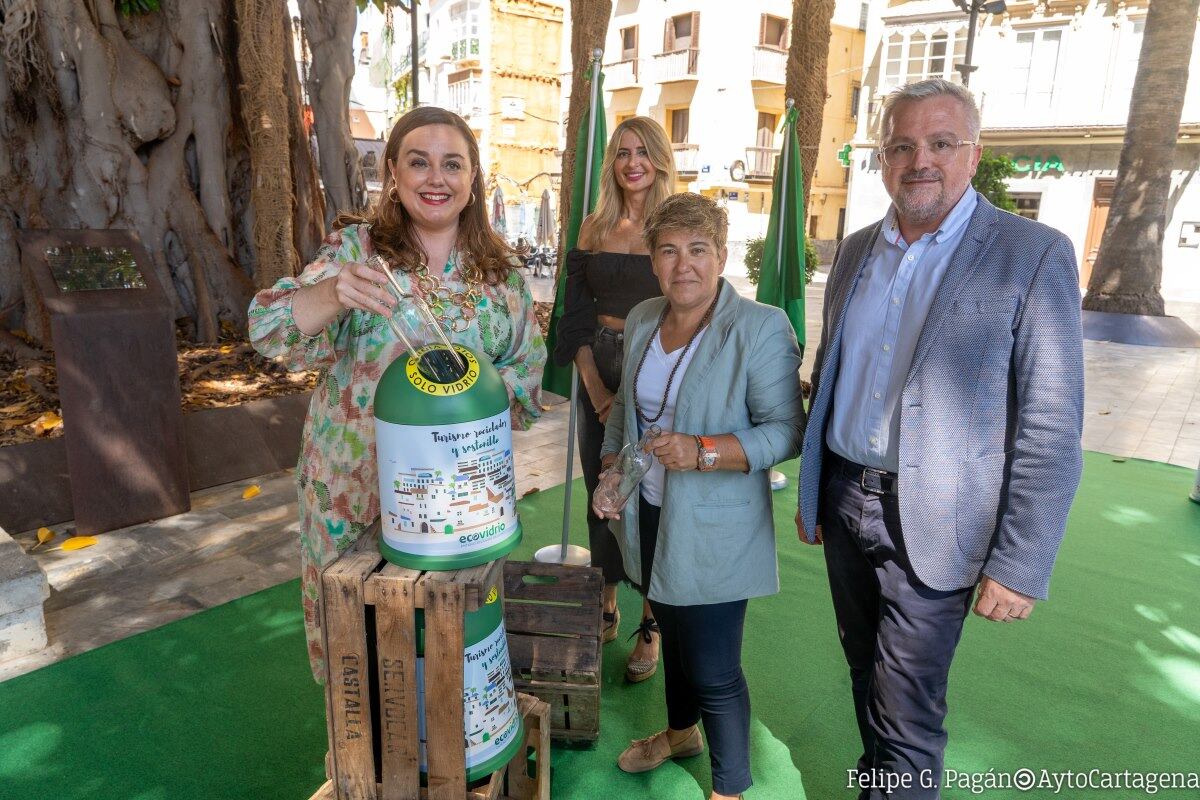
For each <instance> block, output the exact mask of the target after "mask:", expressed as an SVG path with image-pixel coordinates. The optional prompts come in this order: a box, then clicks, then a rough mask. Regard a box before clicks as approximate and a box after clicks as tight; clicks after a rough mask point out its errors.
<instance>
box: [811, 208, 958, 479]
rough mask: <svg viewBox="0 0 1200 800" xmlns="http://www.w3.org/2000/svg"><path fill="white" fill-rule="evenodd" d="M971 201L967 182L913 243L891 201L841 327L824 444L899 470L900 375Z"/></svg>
mask: <svg viewBox="0 0 1200 800" xmlns="http://www.w3.org/2000/svg"><path fill="white" fill-rule="evenodd" d="M975 202H976V194H975V190H974V189H973V188H971V187H970V186H968V187H967V191H966V192H965V193H963V196H962V198H961V199H960V200H959V201H958V203H957V204H956V205H955V206H954V208H953V209H951V210H950V213H949V214H947V215H946V218H945V219H944V220H942V224H941V227H939V228H938V229H937V231H935V232H934V233H927V234H925V235H924V236H922V237H921V238H920V239H919V240H917V241H915V242H913V243H912V244H909V243H907V242H905V241H904V237H903V236H901V235H900V226H899V224H898V223H897V221H896V207H895V206H892V208H891V209H890V210H889V211H888V214H887V217H885V218H884V221H883V227H882V228H881V229H880V231H879V238H878V239H876V241H875V244H874V246H873V247H872V248H871V255H870V256H868V257H867V263H866V266H864V267H863V274H862V277H861V278H860V279H859V281H858V286H857V287H855V289H854V294H853V295H851V297H850V304H849V305H848V306H847V308H846V321H845V323H844V325H843V326H842V344H841V348H842V349H841V358H840V366H839V368H838V375H837V383H836V384H835V386H834V389H833V414H832V417H831V419H830V421H829V425H828V427H827V428H826V431H825V443H826V444H828V445H829V448H830V449H831V450H833V452H835V453H837V454H838V455H840V456H842V457H843V458H845V459H848V460H850V461H853V462H855V463H857V464H862V465H864V466H868V467H875V468H876V469H883V470H887V471H888V472H899V466H900V452H899V451H900V395H901V393H902V392H903V391H904V380H905V378H907V377H908V370H909V367H911V366H912V359H913V353H914V352H915V351H916V349H917V339H918V338H920V336H921V329H922V328H924V327H925V317H926V316H927V315H928V314H929V307H930V306H931V305H932V304H933V297H934V295H935V294H936V293H937V289H938V286H939V284H941V282H942V276H943V275H944V274H945V272H946V267H948V266H949V265H950V258H951V256H953V255H954V251H955V250H957V249H958V244H959V242H960V241H962V237H963V234H964V233H965V232H966V229H967V222H968V221H969V220H970V219H971V214H972V213H973V212H974V211H975Z"/></svg>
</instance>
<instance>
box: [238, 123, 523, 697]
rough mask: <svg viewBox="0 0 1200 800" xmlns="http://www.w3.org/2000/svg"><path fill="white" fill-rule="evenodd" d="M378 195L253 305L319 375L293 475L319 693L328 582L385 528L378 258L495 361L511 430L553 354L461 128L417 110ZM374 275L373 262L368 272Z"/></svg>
mask: <svg viewBox="0 0 1200 800" xmlns="http://www.w3.org/2000/svg"><path fill="white" fill-rule="evenodd" d="M384 157H385V160H386V164H387V167H388V169H387V175H386V178H385V185H384V191H383V193H382V195H381V196H380V199H379V201H378V203H376V205H375V206H374V207H373V208H372V209H371V210H370V211H369V212H367V213H366V214H364V215H361V216H357V215H342V216H341V217H339V218H338V220H337V222H336V223H335V227H336V228H337V230H335V231H334V232H333V233H332V234H330V235H329V237H328V238H327V239H326V240H325V244H324V245H323V246H322V247H321V249H320V251H319V252H318V253H317V257H316V259H315V260H314V261H313V262H312V263H311V264H309V265H308V266H307V267H306V268H305V269H304V271H303V272H302V273H301V274H300V276H299V277H297V278H284V279H282V280H280V281H279V282H278V283H276V284H275V285H274V286H272V287H271V288H270V289H265V290H263V291H261V292H259V293H258V294H257V295H256V296H255V298H254V301H253V302H252V303H251V304H250V340H251V342H253V344H254V347H255V348H256V349H257V350H258V351H259V352H260V353H262V354H263V355H264V356H268V357H271V358H279V359H281V360H282V362H283V363H284V364H286V366H287V367H288V368H289V369H293V370H308V369H320V370H321V378H320V381H319V383H318V386H317V389H316V391H315V392H314V393H313V398H312V403H311V405H310V406H309V411H308V419H307V420H306V421H305V424H304V434H303V440H302V443H303V451H302V453H301V455H300V463H299V464H298V466H297V470H296V473H297V482H298V489H299V495H300V554H301V565H302V568H303V571H302V576H301V582H302V589H303V600H304V625H305V630H306V633H307V635H308V654H309V660H310V661H311V664H312V669H313V675H314V676H315V677H316V679H317V681H318V682H322V683H323V682H324V680H325V653H324V650H323V648H322V644H321V635H320V634H321V631H320V624H321V622H320V620H321V617H320V609H319V608H318V596H317V587H318V583H319V580H320V574H321V569H322V568H323V567H325V566H326V565H328V564H329V563H330V562H332V561H333V560H334V559H335V558H336V557H337V555H338V553H340V552H342V551H343V550H345V549H346V548H347V547H349V546H350V545H351V544H352V543H353V542H354V541H355V540H356V539H358V537H359V536H361V535H362V533H363V532H364V531H365V530H366V529H367V528H368V527H370V525H371V524H372V523H374V522H375V520H376V519H378V517H379V483H378V478H377V475H376V461H375V428H374V416H373V405H374V399H375V387H376V385H377V384H378V382H379V379H380V377H381V376H382V375H383V371H384V370H385V369H387V367H388V365H389V364H391V363H392V361H393V360H395V359H396V358H397V357H399V356H400V355H401V354H403V353H404V352H405V350H406V348H405V347H404V345H403V344H402V343H401V342H400V341H399V340H398V339H397V338H396V336H395V334H394V333H393V332H392V330H391V327H390V326H389V325H388V322H387V320H386V319H385V317H386V316H390V315H391V313H392V309H393V307H394V306H395V305H396V302H397V301H396V299H395V297H394V296H393V295H392V294H391V293H390V291H389V290H388V288H387V278H386V276H385V275H383V273H381V272H380V271H378V269H377V268H376V267H377V266H379V262H378V260H376V259H374V257H375V256H379V257H381V258H382V259H384V261H385V262H386V263H387V265H388V266H389V267H390V268H391V269H393V270H394V274H395V275H396V278H397V279H398V281H399V283H400V286H401V288H402V289H403V290H404V292H405V293H406V294H413V295H415V296H417V297H423V298H424V299H425V300H426V301H427V302H428V303H429V304H430V306H431V307H432V308H433V310H434V312H435V314H436V315H437V316H438V317H439V318H440V319H441V321H442V325H443V328H444V329H445V330H446V331H447V334H448V335H449V337H450V338H451V340H452V341H455V342H458V343H461V344H463V345H466V346H467V347H469V348H471V349H472V350H474V351H475V352H476V353H479V354H480V355H482V356H485V357H487V358H490V359H491V361H492V363H493V364H494V365H495V366H496V369H497V370H498V371H499V372H500V376H501V378H503V379H504V385H505V387H506V388H507V389H508V393H509V399H510V401H511V407H512V419H513V427H514V428H521V429H524V428H527V427H529V425H530V424H531V423H532V422H533V420H534V419H536V418H537V417H538V416H539V414H540V413H541V408H540V406H539V404H538V400H539V394H540V388H539V387H540V385H541V380H542V367H543V366H544V365H545V362H546V347H545V343H544V341H543V339H542V334H541V330H540V329H539V327H538V323H537V319H536V317H535V316H534V307H533V298H532V297H531V296H530V294H529V289H528V287H526V285H525V281H524V279H523V278H522V277H521V274H520V272H519V271H518V270H517V269H516V268H515V264H516V261H515V259H514V257H513V256H512V253H511V251H510V250H509V248H508V246H507V245H506V244H505V242H504V241H503V240H502V239H500V237H498V236H497V235H496V234H495V233H493V232H492V230H491V227H490V226H489V225H488V222H487V217H486V215H485V212H484V202H483V197H484V189H483V175H482V172H481V171H480V168H479V145H478V144H477V143H476V141H475V137H474V136H473V135H472V134H471V129H470V128H468V127H467V124H466V123H465V122H463V120H462V119H461V118H460V117H459V116H457V115H456V114H453V113H451V112H449V111H445V110H443V109H440V108H433V107H424V108H418V109H415V110H413V111H410V112H409V113H407V114H405V115H404V116H403V117H401V118H400V120H399V121H398V122H397V123H396V125H395V127H394V128H393V129H392V132H391V135H390V136H389V137H388V142H387V146H386V148H385V150H384ZM368 262H370V263H368Z"/></svg>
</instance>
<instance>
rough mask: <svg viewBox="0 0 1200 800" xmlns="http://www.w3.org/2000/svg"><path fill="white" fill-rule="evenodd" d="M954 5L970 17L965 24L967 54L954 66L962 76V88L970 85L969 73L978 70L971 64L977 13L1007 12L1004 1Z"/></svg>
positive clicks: (962, 0) (965, 0)
mask: <svg viewBox="0 0 1200 800" xmlns="http://www.w3.org/2000/svg"><path fill="white" fill-rule="evenodd" d="M954 5H956V6H958V7H959V8H960V9H962V10H963V11H965V12H966V13H967V14H969V15H970V16H971V21H970V22H969V23H967V52H966V55H965V57H964V60H963V63H961V64H955V65H954V68H955V69H957V70H958V72H959V74H960V75H962V82H963V86H969V85H970V84H971V73H972V72H974V71H975V70H977V69H979V68H978V67H976V66H975V65H974V64H972V63H971V55H972V53H974V51H975V23H976V21H977V20H978V19H979V12H980V11H982V12H983V13H985V14H1003V13H1004V12H1005V11H1007V10H1008V6H1007V5H1005V2H1004V0H954Z"/></svg>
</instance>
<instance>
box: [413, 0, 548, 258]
mask: <svg viewBox="0 0 1200 800" xmlns="http://www.w3.org/2000/svg"><path fill="white" fill-rule="evenodd" d="M423 22H424V24H425V30H424V31H423V32H421V41H422V43H423V45H422V47H423V51H424V53H423V55H422V63H421V73H420V74H421V81H422V82H421V84H420V89H419V91H420V100H421V104H422V105H426V104H429V105H436V106H441V107H442V108H447V109H449V110H451V111H453V112H455V113H456V114H458V115H460V116H461V117H463V119H465V120H466V121H467V124H468V125H470V126H471V130H472V131H474V133H475V137H476V138H477V139H478V140H479V147H480V153H481V158H482V161H483V168H484V171H485V177H486V180H487V185H488V191H489V193H490V192H492V191H493V190H494V189H496V188H499V189H500V190H501V192H502V193H503V195H504V198H505V203H506V206H507V216H508V220H509V221H508V225H507V230H508V233H509V235H510V238H513V237H515V236H516V235H518V234H526V235H528V234H529V233H530V231H531V230H532V227H533V225H534V224H535V214H534V209H535V208H536V206H537V205H538V202H539V201H540V199H541V195H542V192H543V191H544V190H550V192H551V194H552V195H554V194H556V193H557V192H558V187H559V177H560V173H561V170H562V166H561V156H560V153H559V149H558V148H559V139H560V135H561V134H560V128H561V125H562V122H561V119H560V111H559V102H560V94H561V81H560V72H561V68H560V65H559V57H560V53H561V50H562V39H563V37H564V27H563V2H562V0H491V2H484V0H431V2H429V3H428V5H427V10H426V12H425V17H424V19H423Z"/></svg>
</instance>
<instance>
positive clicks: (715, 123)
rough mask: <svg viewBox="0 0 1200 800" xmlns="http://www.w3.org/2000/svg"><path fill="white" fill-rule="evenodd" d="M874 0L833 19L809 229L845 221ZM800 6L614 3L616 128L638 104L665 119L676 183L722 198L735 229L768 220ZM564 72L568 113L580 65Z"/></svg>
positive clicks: (851, 5) (776, 2)
mask: <svg viewBox="0 0 1200 800" xmlns="http://www.w3.org/2000/svg"><path fill="white" fill-rule="evenodd" d="M867 5H868V4H866V3H862V2H850V1H849V0H839V2H838V4H837V13H836V14H835V17H834V20H833V22H834V25H833V36H832V42H831V45H830V53H829V64H828V73H829V99H828V101H827V103H826V106H825V109H824V117H823V127H822V139H821V147H820V151H819V155H818V160H817V167H816V174H815V176H814V179H813V186H812V190H811V192H810V194H809V198H810V209H809V222H808V226H809V235H810V236H813V237H814V238H817V239H821V240H829V241H833V240H836V239H837V238H840V236H841V232H842V228H843V227H844V224H845V209H846V191H847V178H846V175H847V170H846V168H845V167H843V166H842V164H841V163H840V162H839V160H838V152H839V151H840V150H841V148H842V147H843V146H844V145H845V144H847V143H848V142H850V140H851V139H852V138H853V135H854V131H855V128H856V123H855V120H854V115H855V113H857V103H855V102H854V100H855V98H856V93H857V87H858V86H859V77H860V75H861V71H862V53H863V46H864V43H865V33H864V31H863V30H862V28H863V27H865V7H866V6H867ZM791 13H792V4H791V3H790V2H787V0H747V2H742V3H705V2H699V0H665V2H664V0H654V1H653V2H649V1H648V0H641V1H640V2H639V0H616V2H614V3H613V13H612V17H611V19H610V21H609V27H608V37H607V39H606V41H605V43H604V61H603V64H604V89H605V98H604V102H605V107H606V110H607V114H608V126H609V130H612V128H613V126H614V125H616V124H617V123H619V122H620V121H621V120H623V119H626V118H628V117H630V116H633V115H635V114H636V115H642V116H647V117H650V118H652V119H654V120H656V121H657V122H659V123H660V124H661V125H662V126H663V128H664V130H665V131H666V132H667V136H668V138H669V139H670V141H671V147H672V149H673V150H674V157H675V167H676V170H677V171H678V174H679V181H678V185H677V186H676V189H677V190H678V191H693V192H699V193H701V194H705V195H708V196H711V197H717V198H721V199H723V200H724V201H725V202H726V203H727V208H728V210H729V214H730V222H731V228H732V233H731V236H732V237H734V238H735V239H737V238H746V237H750V236H761V235H763V234H764V233H765V231H766V224H767V214H768V213H769V211H770V198H771V180H772V176H773V171H774V166H775V159H776V157H777V156H778V153H779V147H780V145H781V143H782V139H781V134H780V126H781V124H782V121H783V114H784V103H785V97H784V84H785V66H786V62H787V49H788V45H789V43H790V39H791V31H790V27H791ZM567 48H569V42H568V43H565V44H564V58H563V64H564V68H566V69H569V67H570V56H569V49H567ZM564 79H565V80H564V94H563V104H562V109H563V113H564V114H565V112H566V108H567V99H568V97H569V94H570V75H569V73H567V74H565V75H564ZM800 113H802V114H803V113H805V109H800ZM563 144H564V145H565V144H566V143H565V142H564V143H563Z"/></svg>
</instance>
